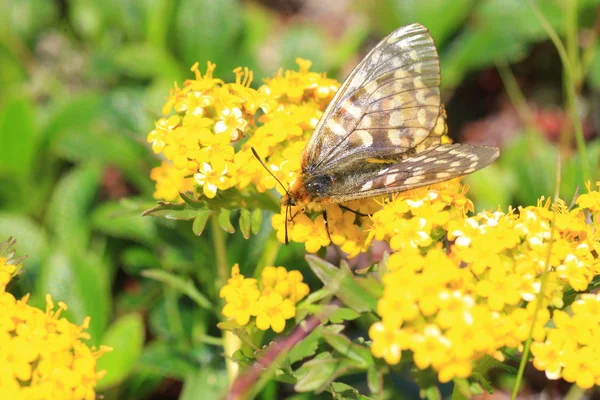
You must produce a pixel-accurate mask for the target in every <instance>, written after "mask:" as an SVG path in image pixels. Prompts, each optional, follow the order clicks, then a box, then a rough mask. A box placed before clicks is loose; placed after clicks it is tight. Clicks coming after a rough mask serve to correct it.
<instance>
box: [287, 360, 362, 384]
mask: <svg viewBox="0 0 600 400" xmlns="http://www.w3.org/2000/svg"><path fill="white" fill-rule="evenodd" d="M357 364H358V363H357V362H356V361H353V360H349V359H337V358H333V357H331V355H330V354H328V353H321V354H319V355H318V356H317V357H315V358H314V359H312V360H310V361H308V362H306V363H304V364H303V365H302V367H300V368H299V369H298V370H297V372H296V374H297V375H298V376H299V379H298V383H296V385H295V386H294V390H296V391H297V392H312V391H317V392H318V391H322V390H324V389H325V388H326V387H327V386H328V385H329V384H330V383H331V382H333V381H334V380H335V379H336V378H337V377H339V376H342V375H344V374H346V373H349V372H351V371H352V372H354V371H357V370H361V369H362V367H361V366H360V365H357Z"/></svg>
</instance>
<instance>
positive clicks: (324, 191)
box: [281, 174, 335, 208]
mask: <svg viewBox="0 0 600 400" xmlns="http://www.w3.org/2000/svg"><path fill="white" fill-rule="evenodd" d="M334 183H335V179H334V177H333V176H330V175H310V174H302V175H301V176H299V177H298V178H296V179H295V180H294V181H292V183H291V185H290V189H289V192H288V194H287V195H286V196H284V197H283V198H282V199H281V204H282V205H285V206H287V205H291V206H300V207H307V206H309V205H316V204H315V203H328V202H329V201H328V199H329V195H330V194H331V191H332V189H333V184H334ZM310 208H314V207H310Z"/></svg>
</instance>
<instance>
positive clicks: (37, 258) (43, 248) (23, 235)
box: [0, 213, 48, 293]
mask: <svg viewBox="0 0 600 400" xmlns="http://www.w3.org/2000/svg"><path fill="white" fill-rule="evenodd" d="M9 236H12V237H13V239H15V240H16V241H17V243H16V244H15V246H14V248H15V250H16V251H17V255H27V258H26V259H25V260H24V261H23V268H24V269H25V273H24V274H23V275H22V276H21V277H20V279H19V285H20V286H21V288H22V289H23V292H25V293H29V292H33V290H34V287H35V285H36V283H37V275H38V274H39V271H40V264H41V262H42V259H43V257H45V256H46V252H47V250H48V238H47V236H46V233H45V232H44V230H43V228H42V226H41V225H39V224H38V223H37V222H36V221H34V220H33V219H30V218H29V217H27V216H25V215H21V214H10V213H0V240H6V239H7V238H8V237H9Z"/></svg>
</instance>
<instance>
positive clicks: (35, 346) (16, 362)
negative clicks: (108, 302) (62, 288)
mask: <svg viewBox="0 0 600 400" xmlns="http://www.w3.org/2000/svg"><path fill="white" fill-rule="evenodd" d="M12 244H13V243H11V242H10V239H9V241H7V242H3V243H1V245H3V246H4V250H6V249H8V250H7V251H5V253H7V255H8V257H0V393H2V398H6V399H14V400H21V399H22V400H46V399H65V400H84V399H85V400H94V399H95V398H96V392H95V390H94V387H95V386H96V382H97V381H98V380H99V379H100V378H102V376H104V374H105V372H104V371H101V372H96V360H97V359H98V357H100V355H102V354H103V353H105V352H107V351H110V349H109V348H107V347H102V348H101V349H100V350H94V349H90V348H89V347H88V346H87V345H86V344H85V343H84V342H83V341H84V340H88V339H89V335H88V334H87V333H85V332H84V330H85V329H87V328H88V326H89V318H88V319H86V320H85V321H84V323H83V325H81V326H78V325H75V324H72V323H70V322H69V321H68V320H67V319H66V318H64V317H63V318H60V314H61V313H62V311H63V310H66V309H67V306H66V305H65V304H64V303H62V302H59V303H58V310H56V311H55V310H54V309H55V306H54V303H53V302H52V299H51V297H50V295H48V296H46V312H44V311H42V310H40V309H37V308H35V307H32V306H30V305H28V304H27V301H28V299H29V295H27V296H25V297H23V298H22V299H21V300H17V299H16V298H15V297H14V296H13V295H12V294H10V293H8V292H6V286H7V284H8V283H9V282H10V280H11V278H12V277H13V276H14V274H15V273H16V272H17V271H18V270H19V269H20V267H21V264H20V263H19V260H18V259H11V255H12V254H13V252H12V251H11V250H10V247H11V246H12ZM6 246H8V247H6Z"/></svg>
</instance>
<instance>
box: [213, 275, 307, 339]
mask: <svg viewBox="0 0 600 400" xmlns="http://www.w3.org/2000/svg"><path fill="white" fill-rule="evenodd" d="M303 279H304V278H303V276H302V274H301V273H300V272H299V271H288V270H287V269H285V268H284V267H273V266H266V267H265V268H264V269H263V271H262V273H261V278H260V281H257V280H256V279H252V278H245V277H244V276H243V275H241V274H240V269H239V266H238V265H237V264H235V265H234V266H233V268H232V271H231V278H229V279H228V280H227V284H226V285H225V286H223V287H222V288H221V292H220V296H221V297H222V298H224V299H225V301H226V304H225V306H224V308H223V315H224V316H226V317H227V318H229V319H234V320H235V321H236V323H237V324H238V325H241V326H244V325H247V324H248V323H250V322H252V321H251V317H256V319H255V320H254V321H253V322H255V324H256V327H257V328H258V329H261V330H267V329H269V328H271V329H273V331H275V332H277V333H279V332H282V331H283V329H284V328H285V321H286V320H288V319H290V318H293V317H294V316H295V315H296V303H297V302H298V301H300V300H301V299H302V298H304V297H305V296H306V295H308V293H309V288H308V285H306V284H305V283H304V282H302V280H303ZM259 284H260V288H259Z"/></svg>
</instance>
